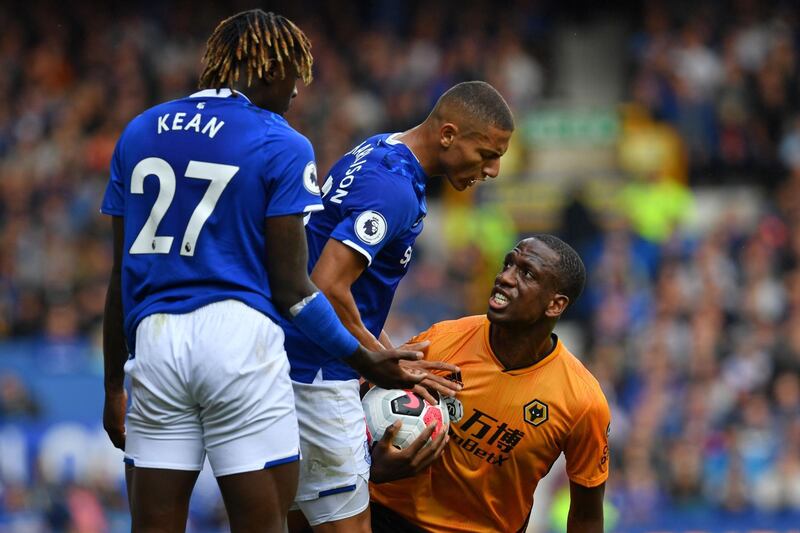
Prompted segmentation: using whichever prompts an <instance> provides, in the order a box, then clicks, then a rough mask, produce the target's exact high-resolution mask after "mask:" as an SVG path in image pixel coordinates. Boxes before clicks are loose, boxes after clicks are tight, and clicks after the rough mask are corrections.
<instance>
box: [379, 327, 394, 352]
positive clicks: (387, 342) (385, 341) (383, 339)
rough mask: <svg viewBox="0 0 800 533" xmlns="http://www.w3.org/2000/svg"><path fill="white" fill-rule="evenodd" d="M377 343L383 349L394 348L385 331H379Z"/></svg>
mask: <svg viewBox="0 0 800 533" xmlns="http://www.w3.org/2000/svg"><path fill="white" fill-rule="evenodd" d="M378 342H380V343H381V344H382V345H383V346H384V347H385V348H387V349H389V348H394V344H392V339H390V338H389V334H388V333H386V330H385V329H382V330H381V334H380V336H379V337H378Z"/></svg>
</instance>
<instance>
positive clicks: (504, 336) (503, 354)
mask: <svg viewBox="0 0 800 533" xmlns="http://www.w3.org/2000/svg"><path fill="white" fill-rule="evenodd" d="M552 332H553V328H552V327H551V325H549V324H541V323H540V324H535V325H534V326H532V327H531V326H528V327H522V328H516V327H513V326H507V325H497V324H492V325H491V326H490V327H489V345H490V346H491V348H492V351H493V352H494V355H495V356H496V357H497V359H498V361H500V363H502V365H503V367H504V368H505V369H506V370H514V369H517V368H525V367H528V366H532V365H535V364H536V363H538V362H539V361H541V360H542V359H544V358H545V357H547V356H548V355H549V354H550V353H552V351H553V348H554V341H553V336H552Z"/></svg>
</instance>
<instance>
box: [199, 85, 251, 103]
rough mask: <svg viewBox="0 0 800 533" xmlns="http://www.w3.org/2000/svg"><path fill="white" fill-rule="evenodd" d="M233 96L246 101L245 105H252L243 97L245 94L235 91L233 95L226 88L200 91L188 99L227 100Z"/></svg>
mask: <svg viewBox="0 0 800 533" xmlns="http://www.w3.org/2000/svg"><path fill="white" fill-rule="evenodd" d="M234 95H238V96H241V97H242V98H244V99H245V100H247V103H252V102H250V99H249V98H248V97H247V96H245V94H244V93H243V92H241V91H236V93H234V92H233V91H231V90H230V89H228V88H223V89H219V90H217V89H203V90H202V91H198V92H196V93H194V94H192V95H190V96H189V98H229V97H231V96H234Z"/></svg>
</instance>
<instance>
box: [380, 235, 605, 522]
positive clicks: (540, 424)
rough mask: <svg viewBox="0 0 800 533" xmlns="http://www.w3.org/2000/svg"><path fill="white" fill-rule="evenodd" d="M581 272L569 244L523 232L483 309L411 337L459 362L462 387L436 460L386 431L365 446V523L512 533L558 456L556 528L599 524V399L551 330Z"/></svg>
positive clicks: (578, 287)
mask: <svg viewBox="0 0 800 533" xmlns="http://www.w3.org/2000/svg"><path fill="white" fill-rule="evenodd" d="M585 280H586V271H585V268H584V266H583V262H582V261H581V259H580V257H579V256H578V254H577V253H576V252H575V250H573V249H572V248H571V247H570V246H569V245H567V244H566V243H564V242H563V241H561V240H560V239H558V238H556V237H554V236H552V235H535V236H533V237H531V238H528V239H525V240H523V241H521V242H520V243H518V244H517V245H516V247H514V249H513V250H511V251H510V252H509V253H508V255H506V257H505V260H504V262H503V267H502V270H501V271H500V273H499V274H498V275H497V278H496V279H495V283H494V288H493V289H492V292H491V296H490V298H489V302H488V304H489V309H488V312H487V314H486V315H479V316H472V317H466V318H462V319H459V320H452V321H446V322H440V323H438V324H435V325H434V326H432V327H431V328H430V329H429V330H427V331H426V332H424V333H422V334H420V335H418V336H417V337H416V338H415V339H413V340H412V342H419V341H423V340H427V341H430V343H431V344H430V347H429V349H428V352H427V354H428V355H427V357H428V358H430V359H432V360H441V361H445V362H448V363H452V364H454V365H457V366H459V367H460V368H461V376H460V378H461V381H462V382H463V385H464V388H463V389H462V391H461V392H460V393H459V395H458V396H457V398H456V399H455V400H452V399H451V400H447V401H448V407H449V411H450V415H451V425H450V435H449V436H450V440H449V442H448V443H447V445H446V447H445V448H444V452H443V453H442V456H441V460H437V461H434V462H433V463H432V464H430V466H428V463H430V461H429V458H426V459H427V460H425V461H419V460H418V459H416V460H415V457H414V456H413V454H409V453H408V452H407V451H405V450H404V451H402V452H401V451H398V450H396V449H394V448H393V447H392V446H391V445H390V442H391V437H392V433H393V431H387V434H388V435H385V436H384V438H383V439H382V440H381V441H380V442H379V443H378V444H377V446H376V448H375V449H374V451H373V464H372V471H371V479H372V480H373V481H374V484H372V485H371V500H372V517H373V524H372V525H373V531H375V532H376V533H381V532H410V531H434V532H478V531H481V532H483V531H487V532H488V531H509V532H513V531H524V530H525V528H526V527H527V523H528V519H529V517H530V511H531V508H532V506H533V493H534V491H535V489H536V485H537V483H538V482H539V480H540V479H541V478H542V477H544V476H545V474H547V472H548V471H549V470H550V468H551V467H552V465H553V463H554V462H555V460H556V459H557V458H558V456H559V455H560V454H561V453H564V455H565V456H566V464H567V474H568V477H569V480H570V496H571V503H570V510H569V518H568V523H567V531H568V533H594V532H602V531H603V492H604V487H605V482H606V479H607V478H608V467H609V455H608V431H609V429H610V418H611V417H610V413H609V409H608V403H607V401H606V399H605V396H604V395H603V392H602V390H601V389H600V385H599V384H598V382H597V380H596V379H595V378H594V377H593V376H592V375H591V374H590V373H589V371H588V370H587V369H586V368H585V367H584V366H583V365H582V364H581V362H580V361H579V360H578V359H577V358H576V357H575V356H574V355H572V354H571V353H570V352H569V351H568V350H567V348H566V347H565V346H564V345H563V344H562V342H561V341H560V340H559V339H558V337H557V336H556V335H555V334H554V333H553V328H554V327H555V325H556V322H557V321H558V319H559V317H561V315H562V314H563V313H564V311H565V309H566V308H567V307H568V306H569V305H570V304H571V303H574V302H575V300H576V299H577V298H578V296H579V295H580V293H581V291H582V290H583V286H584V283H585ZM423 450H424V449H423ZM420 453H422V452H420ZM420 464H421V465H422V466H421V467H420V466H419V465H420ZM408 476H411V477H408Z"/></svg>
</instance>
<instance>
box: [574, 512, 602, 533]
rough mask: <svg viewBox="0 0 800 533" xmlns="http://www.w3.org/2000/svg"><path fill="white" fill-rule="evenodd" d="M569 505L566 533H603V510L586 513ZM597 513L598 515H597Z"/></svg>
mask: <svg viewBox="0 0 800 533" xmlns="http://www.w3.org/2000/svg"><path fill="white" fill-rule="evenodd" d="M575 507H576V506H574V505H571V506H570V509H569V515H568V516H567V533H603V510H602V508H601V509H600V510H599V511H598V510H596V509H594V510H592V511H591V512H590V513H586V512H585V510H579V509H576V508H575ZM598 513H599V514H598Z"/></svg>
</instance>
